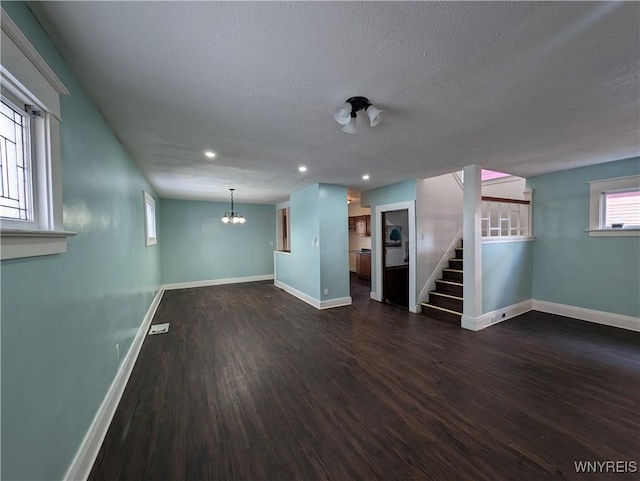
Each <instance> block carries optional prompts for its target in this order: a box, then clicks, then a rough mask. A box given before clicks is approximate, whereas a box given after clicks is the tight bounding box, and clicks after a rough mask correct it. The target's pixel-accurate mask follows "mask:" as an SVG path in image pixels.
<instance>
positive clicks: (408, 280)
mask: <svg viewBox="0 0 640 481" xmlns="http://www.w3.org/2000/svg"><path fill="white" fill-rule="evenodd" d="M393 226H396V227H400V229H395V231H396V232H395V233H394V229H393ZM387 227H390V229H389V230H388V229H387ZM374 230H375V234H374V235H375V252H374V259H375V260H374V262H375V264H374V266H375V268H374V269H375V270H374V271H373V273H372V277H373V278H374V279H375V282H373V286H375V291H373V292H371V298H372V299H375V300H376V301H379V302H389V303H391V304H395V305H398V306H403V307H404V308H405V309H406V308H408V309H409V310H410V311H411V312H419V307H420V306H418V305H417V304H416V292H415V290H416V259H417V257H416V256H417V252H416V242H415V239H416V206H415V201H406V202H397V203H394V204H385V205H378V206H376V208H375V225H374ZM392 237H393V239H392ZM372 260H373V259H372ZM373 286H372V287H373ZM405 286H406V287H405Z"/></svg>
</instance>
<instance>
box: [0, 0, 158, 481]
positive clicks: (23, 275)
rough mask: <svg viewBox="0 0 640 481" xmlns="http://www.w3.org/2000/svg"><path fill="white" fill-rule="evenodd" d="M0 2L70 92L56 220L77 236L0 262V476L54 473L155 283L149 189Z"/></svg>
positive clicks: (23, 15) (99, 396)
mask: <svg viewBox="0 0 640 481" xmlns="http://www.w3.org/2000/svg"><path fill="white" fill-rule="evenodd" d="M2 7H3V8H4V9H5V10H6V11H7V12H8V14H9V15H10V16H11V18H12V19H13V20H14V21H15V22H16V23H17V24H18V26H19V27H20V28H21V29H22V31H23V32H24V34H25V35H26V36H27V37H28V38H29V39H30V41H31V42H32V43H33V45H34V46H35V47H36V48H37V49H38V51H39V52H40V54H41V55H42V56H43V57H44V58H45V60H46V61H47V62H48V63H49V65H50V66H51V68H53V70H54V71H55V72H56V74H57V75H58V76H59V77H60V79H61V80H62V81H63V82H64V83H65V85H66V86H67V88H68V89H69V90H70V92H71V94H70V95H65V96H62V97H61V109H62V117H63V121H62V123H61V154H62V181H63V205H64V228H65V229H67V230H72V231H77V232H78V235H77V236H76V237H73V238H71V239H70V240H69V242H68V252H67V253H65V254H61V255H54V256H45V257H32V258H27V259H20V260H10V261H3V262H2V264H1V272H2V293H1V304H2V341H1V342H2V354H1V357H2V359H1V360H2V414H1V417H2V472H1V477H2V479H7V480H9V479H10V480H55V479H61V478H62V477H63V476H64V473H65V472H66V470H67V469H68V467H69V465H70V463H71V461H72V459H73V457H74V456H75V454H76V451H77V449H78V447H79V446H80V443H81V441H82V439H83V437H84V435H85V433H86V432H87V429H88V428H89V425H90V423H91V421H92V420H93V417H94V415H95V414H96V411H97V410H98V407H99V406H100V403H101V402H102V400H103V399H104V397H105V394H106V392H107V389H108V388H109V386H110V384H111V382H112V381H113V379H114V377H115V375H116V372H117V369H118V367H119V363H120V362H121V361H122V359H123V358H124V355H125V353H126V352H127V351H128V349H129V347H130V345H131V342H132V340H133V338H134V336H135V334H136V332H137V330H138V327H139V326H140V324H141V323H142V320H143V318H144V316H145V313H146V312H147V310H148V307H149V305H150V304H151V302H152V299H153V296H154V294H155V293H156V291H157V289H158V287H159V284H160V267H159V266H160V255H159V253H160V249H159V246H158V245H156V246H150V247H145V245H144V227H143V200H142V190H143V189H145V190H147V191H148V192H149V193H151V194H152V195H153V196H154V197H156V196H155V194H154V193H153V190H152V189H151V188H150V186H149V184H148V183H147V181H146V180H145V178H144V177H143V176H142V175H141V174H140V172H139V170H138V168H137V167H136V166H135V165H134V163H133V162H132V161H131V160H130V159H129V157H128V156H127V154H126V152H125V151H124V149H123V148H122V146H121V145H120V143H119V142H118V140H117V139H116V137H115V136H114V135H113V132H112V131H111V129H110V127H109V125H108V124H107V123H106V122H105V120H104V118H103V117H102V115H101V114H100V113H99V112H98V110H97V109H96V107H95V106H94V104H93V103H92V101H91V99H90V98H89V97H88V95H87V94H86V93H85V92H84V91H83V89H82V86H81V85H80V83H79V82H78V80H77V79H76V78H75V77H74V75H73V74H72V72H71V71H70V69H69V68H68V67H67V65H66V64H65V62H64V61H63V60H62V58H61V57H60V56H59V54H58V53H57V51H56V50H55V48H54V47H53V45H52V44H51V43H50V41H49V39H48V38H47V36H46V35H45V34H44V32H43V31H42V30H41V28H40V25H39V24H38V23H37V21H36V20H35V19H34V18H33V16H32V15H31V13H30V11H29V10H28V9H27V7H26V6H25V5H24V4H23V3H13V2H3V4H2ZM162 233H163V229H162V226H159V242H160V243H162V242H163V240H162ZM116 343H118V344H119V346H120V353H121V355H120V361H118V360H116V356H115V344H116Z"/></svg>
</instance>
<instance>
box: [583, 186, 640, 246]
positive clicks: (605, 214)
mask: <svg viewBox="0 0 640 481" xmlns="http://www.w3.org/2000/svg"><path fill="white" fill-rule="evenodd" d="M589 190H590V202H589V229H588V230H589V235H591V236H602V235H607V236H616V235H618V236H629V235H635V236H637V235H640V176H637V175H635V176H630V177H620V178H616V179H604V180H598V181H594V182H590V186H589Z"/></svg>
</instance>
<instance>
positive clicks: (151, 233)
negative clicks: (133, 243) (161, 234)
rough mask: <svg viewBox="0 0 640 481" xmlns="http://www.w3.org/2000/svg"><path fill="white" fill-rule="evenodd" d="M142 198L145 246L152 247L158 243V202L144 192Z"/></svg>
mask: <svg viewBox="0 0 640 481" xmlns="http://www.w3.org/2000/svg"><path fill="white" fill-rule="evenodd" d="M142 198H143V205H144V238H145V244H144V245H146V246H152V245H155V244H157V243H158V233H157V226H156V201H155V199H154V198H153V197H151V196H150V195H149V194H148V193H147V192H145V191H144V190H143V191H142Z"/></svg>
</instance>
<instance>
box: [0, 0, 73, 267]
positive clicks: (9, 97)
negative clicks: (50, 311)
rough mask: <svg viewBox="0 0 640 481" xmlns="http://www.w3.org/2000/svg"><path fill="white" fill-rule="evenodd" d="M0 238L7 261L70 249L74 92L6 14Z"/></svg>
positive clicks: (0, 68) (0, 20)
mask: <svg viewBox="0 0 640 481" xmlns="http://www.w3.org/2000/svg"><path fill="white" fill-rule="evenodd" d="M0 25H1V30H2V39H1V42H0V46H1V48H2V51H1V55H0V59H1V63H0V86H1V89H0V90H1V92H0V93H1V105H0V107H1V109H2V110H1V113H0V150H1V156H0V163H1V165H0V177H1V178H0V239H1V243H2V244H1V245H2V249H1V257H2V259H3V260H4V259H16V258H20V257H31V256H40V255H49V254H60V253H63V252H66V250H67V237H69V236H72V235H75V233H73V232H66V231H64V229H63V225H62V182H61V174H60V118H61V114H60V95H61V94H68V93H69V91H68V90H67V89H66V88H65V86H64V85H63V84H62V82H60V79H58V77H57V76H56V74H55V73H54V72H53V70H51V68H50V67H49V66H48V65H47V64H46V62H45V61H44V59H43V58H42V57H41V56H40V54H39V53H38V52H37V51H36V50H35V48H34V47H33V45H31V43H30V42H29V40H28V39H27V38H26V37H25V36H24V35H23V34H22V32H21V31H20V30H19V29H18V27H17V26H16V24H15V23H13V21H12V20H11V18H10V17H9V16H8V15H7V13H6V12H5V11H4V10H2V15H1V16H0Z"/></svg>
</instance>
